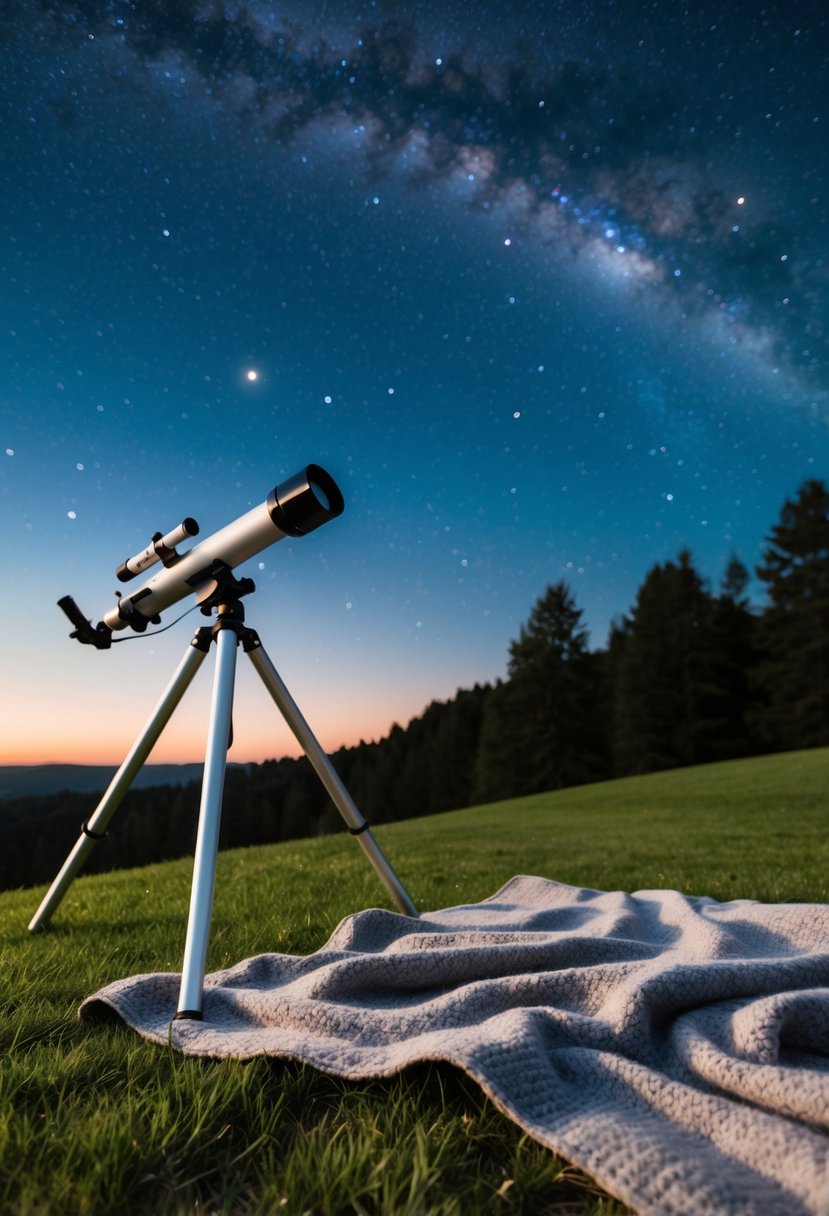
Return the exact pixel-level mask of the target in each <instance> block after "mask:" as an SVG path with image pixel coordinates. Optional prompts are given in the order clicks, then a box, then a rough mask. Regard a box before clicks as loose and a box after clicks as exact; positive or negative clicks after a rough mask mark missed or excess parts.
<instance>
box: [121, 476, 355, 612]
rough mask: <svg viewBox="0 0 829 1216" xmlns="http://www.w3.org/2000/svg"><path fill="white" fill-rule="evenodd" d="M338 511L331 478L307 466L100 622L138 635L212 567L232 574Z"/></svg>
mask: <svg viewBox="0 0 829 1216" xmlns="http://www.w3.org/2000/svg"><path fill="white" fill-rule="evenodd" d="M343 506H344V504H343V496H342V494H341V492H340V489H339V487H338V486H337V484H336V482H335V481H334V479H333V477H331V476H330V474H328V473H326V471H325V470H324V469H322V468H320V466H319V465H315V464H310V465H308V467H307V468H305V469H302V470H301V471H300V472H299V473H297V474H295V476H293V477H291V478H290V479H289V480H288V481H286V482H284V483H283V484H282V485H281V486H275V487H274V489H273V490H271V492H270V494H269V495H268V497H267V499H266V500H265V502H263V503H262V504H261V505H260V506H258V507H254V508H253V510H252V511H248V512H247V513H246V514H245V515H240V516H239V518H238V519H235V520H234V521H233V523H231V524H228V525H227V526H226V527H225V528H221V529H220V530H219V531H218V532H214V533H213V535H212V536H208V537H206V538H205V539H204V540H203V541H201V542H200V543H199V544H198V545H196V546H195V548H193V549H190V550H189V551H188V552H187V553H183V554H181V555H180V556H179V557H178V560H177V561H176V562H175V563H174V564H173V565H170V566H165V567H163V568H162V569H161V570H159V571H158V572H157V573H156V574H154V575H153V576H152V577H151V578H150V579H148V580H147V582H145V583H143V584H142V585H141V586H140V587H139V588H137V590H135V591H130V592H129V594H125V595H122V596H121V598H120V599H119V601H118V603H117V604H116V606H115V607H114V608H112V609H110V611H109V612H108V613H107V614H106V616H105V617H104V620H103V623H104V625H106V627H107V628H108V629H112V630H116V629H125V628H126V627H127V626H128V625H132V626H133V628H135V629H137V630H138V631H139V632H140V631H141V630H142V629H143V628H144V627H145V626H146V623H147V621H150V620H152V618H153V617H155V616H157V615H158V614H159V613H161V612H163V611H164V609H165V608H169V607H170V605H171V604H175V603H177V602H178V601H179V600H181V599H184V597H185V596H186V595H190V594H192V593H193V592H196V591H197V590H198V588H199V587H200V586H202V585H203V584H206V583H209V581H210V579H211V578H212V574H211V569H212V567H213V566H214V565H215V563H216V562H221V563H223V564H224V565H225V566H228V567H230V569H233V568H234V567H235V566H238V565H240V564H241V563H242V562H244V561H247V560H248V558H250V557H253V556H254V555H255V554H257V553H259V552H261V550H262V549H266V548H267V547H268V545H273V544H275V543H276V542H277V541H278V540H282V539H283V537H285V536H294V537H296V536H306V535H307V534H308V533H309V532H313V531H314V529H315V528H319V527H320V526H321V525H322V524H324V523H327V522H328V520H330V519H334V518H336V516H338V515H341V514H342V511H343Z"/></svg>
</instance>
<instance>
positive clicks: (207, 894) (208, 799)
mask: <svg viewBox="0 0 829 1216" xmlns="http://www.w3.org/2000/svg"><path fill="white" fill-rule="evenodd" d="M237 641H238V637H237V634H236V632H235V630H233V629H232V628H227V629H219V631H218V635H217V639H216V671H215V675H214V680H213V700H212V702H211V706H210V726H209V729H208V733H207V749H206V753H205V762H204V777H203V779H202V790H201V804H200V806H199V831H198V835H197V837H196V857H195V861H194V864H193V886H192V889H191V893H190V913H189V917H188V921H187V939H186V942H185V946H184V962H183V963H182V968H181V989H180V993H179V1002H178V1012H177V1014H176V1017H178V1018H196V1019H200V1018H201V1010H202V999H203V995H204V971H205V965H206V963H207V944H208V940H209V937H210V917H211V914H212V911H213V888H214V885H215V880H216V857H217V855H218V852H219V827H220V825H221V819H222V788H223V786H224V779H225V768H226V766H227V748H228V739H229V737H230V720H231V715H232V711H233V685H234V679H235V674H236V644H237Z"/></svg>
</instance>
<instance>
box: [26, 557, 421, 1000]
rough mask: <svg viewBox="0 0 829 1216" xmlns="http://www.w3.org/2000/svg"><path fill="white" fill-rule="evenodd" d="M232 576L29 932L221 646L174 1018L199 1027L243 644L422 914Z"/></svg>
mask: <svg viewBox="0 0 829 1216" xmlns="http://www.w3.org/2000/svg"><path fill="white" fill-rule="evenodd" d="M227 575H229V577H227V576H226V577H225V578H224V579H222V580H220V582H219V584H218V586H217V587H216V589H215V591H214V592H213V594H212V595H211V596H210V597H209V599H207V600H205V601H204V602H203V603H202V611H203V612H205V613H207V614H209V613H210V611H211V610H212V609H213V608H215V609H216V622H215V624H214V625H213V626H212V627H209V626H202V627H201V628H200V629H197V630H196V633H195V636H194V637H193V639H192V641H191V643H190V645H189V647H188V649H187V651H186V652H185V655H184V657H183V659H182V660H181V663H180V664H179V667H178V669H177V670H176V672H175V674H174V675H173V678H172V679H171V681H170V683H169V684H168V686H167V688H166V689H165V691H164V693H163V695H162V697H161V700H160V701H159V702H158V704H157V705H156V707H155V709H154V710H153V713H152V715H151V716H150V718H149V720H148V721H147V724H146V726H145V727H144V730H143V731H142V732H141V734H140V735H139V736H138V738H137V739H136V741H135V743H134V744H133V746H132V749H131V751H130V752H129V754H128V756H127V758H126V759H125V760H124V763H123V764H122V765H121V767H120V768H119V769H118V772H117V773H116V774H115V776H114V777H113V779H112V781H111V782H110V784H109V787H108V788H107V790H106V792H105V793H104V795H103V797H102V798H101V801H100V802H99V803H98V805H97V807H96V808H95V810H94V812H93V813H92V815H90V817H89V819H88V820H87V822H86V823H85V824H84V825H83V829H82V831H81V834H80V836H79V837H78V840H77V842H76V844H75V847H74V848H73V849H72V851H71V853H70V854H69V856H68V857H67V859H66V861H65V862H64V864H63V868H62V869H61V871H60V873H59V874H58V876H57V878H56V879H55V880H54V882H53V883H52V885H51V887H50V888H49V890H48V891H47V893H46V895H45V897H44V899H43V902H42V903H41V905H40V907H39V908H38V910H37V912H36V913H35V915H34V917H33V918H32V920H31V922H30V923H29V929H30V931H31V932H35V931H36V930H37V929H40V928H42V927H43V926H44V925H45V924H46V923H47V921H48V920H49V919H50V917H51V916H52V913H53V912H54V910H55V908H56V907H57V906H58V904H59V903H60V901H61V899H62V898H63V896H64V895H65V894H66V891H67V889H68V887H69V885H70V884H71V882H72V880H73V878H74V877H75V875H76V874H77V872H78V871H79V870H80V868H81V866H82V865H83V863H84V861H85V859H86V857H87V856H88V854H89V852H90V851H91V849H92V848H93V847H94V845H95V843H96V841H97V840H99V839H100V838H101V837H102V836H103V835H105V833H106V828H107V825H108V824H109V821H110V820H111V818H112V816H113V815H114V813H115V811H116V810H117V808H118V806H119V804H120V803H121V801H122V800H123V798H124V795H125V794H126V793H127V790H128V789H129V787H130V785H131V784H132V782H133V781H134V779H135V777H136V775H137V774H138V772H139V770H140V769H141V767H142V765H143V764H144V762H145V760H146V759H147V757H148V756H149V754H150V752H151V751H152V749H153V747H154V746H155V743H156V741H157V740H158V738H159V736H160V735H161V732H162V731H163V729H164V727H165V726H166V725H167V723H168V722H169V720H170V718H171V717H172V715H173V712H174V711H175V709H176V706H177V705H178V704H179V702H180V701H181V699H182V697H183V696H184V694H185V692H186V691H187V689H188V687H189V686H190V683H191V681H192V679H193V677H194V676H195V674H196V672H197V671H198V669H199V668H200V667H201V665H202V663H203V662H204V659H205V658H206V656H207V653H208V651H209V650H210V647H211V645H212V644H213V642H215V643H216V666H215V670H214V677H213V693H212V699H211V705H210V719H209V725H208V732H207V743H206V748H205V760H204V773H203V778H202V789H201V802H200V806H199V826H198V833H197V837H196V852H195V859H194V864H193V883H192V889H191V894H190V911H189V916H188V921H187V936H186V940H185V946H184V961H183V963H182V976H181V989H180V994H179V1003H178V1012H177V1013H176V1017H177V1018H196V1019H199V1020H200V1019H201V1017H202V1005H203V1001H204V974H205V967H206V963H207V947H208V941H209V937H210V920H211V915H212V909H213V890H214V886H215V879H216V858H217V855H218V850H219V827H220V824H221V814H222V791H223V787H224V779H225V769H226V766H227V750H228V747H229V740H230V731H231V715H232V709H233V687H234V682H235V675H236V650H237V646H238V645H239V643H241V645H242V647H243V649H244V651H245V653H246V654H247V655H248V657H249V659H250V660H251V662H252V664H253V666H254V668H255V669H256V671H257V672H258V674H259V676H260V678H261V680H262V683H263V684H264V685H265V688H266V689H267V690H268V692H269V693H270V695H271V697H272V699H273V701H274V702H275V704H276V706H277V708H278V709H279V711H280V713H281V714H282V716H283V718H284V719H285V721H286V722H287V724H288V726H289V727H290V728H291V730H292V731H293V734H294V736H295V737H296V739H297V741H298V742H299V744H300V746H301V747H302V749H303V751H304V752H305V754H306V756H307V757H308V759H309V761H310V762H311V765H312V767H313V768H314V770H315V772H316V774H317V776H318V777H319V779H320V780H321V782H322V784H323V786H324V787H325V789H326V792H327V793H328V795H329V797H330V798H331V801H332V802H333V803H334V805H335V807H336V808H337V810H338V811H339V812H340V814H341V815H342V817H343V819H344V820H345V823H346V824H347V826H348V830H349V832H350V833H351V834H352V835H353V836H354V837H356V839H357V841H358V843H359V844H360V845H361V847H362V849H363V851H364V852H365V854H366V856H367V857H368V859H369V861H370V862H371V864H372V865H373V866H374V869H375V870H376V872H377V874H378V876H379V878H380V880H381V882H382V883H383V885H384V886H385V888H386V890H387V891H388V893H389V895H390V896H391V898H392V900H393V901H394V903H395V905H396V907H397V909H398V910H399V911H400V912H403V913H405V914H406V915H408V916H417V915H418V912H417V908H416V907H415V905H414V904H413V903H412V900H411V899H410V898H409V895H408V894H407V892H406V890H405V888H404V887H403V884H402V883H401V882H400V879H399V878H398V877H397V875H396V874H395V872H394V870H393V869H392V867H391V865H390V864H389V862H388V860H387V858H386V857H385V855H384V854H383V851H382V849H381V848H380V846H379V844H378V843H377V841H376V840H375V839H374V836H373V835H372V833H371V829H370V827H369V825H368V823H367V822H366V820H365V819H364V818H363V816H362V815H361V814H360V812H359V811H358V810H357V807H356V806H355V805H354V802H353V801H352V799H351V796H350V795H349V793H348V791H347V790H346V788H345V786H344V785H343V783H342V781H341V780H340V778H339V776H338V774H337V771H336V769H335V768H334V766H333V764H332V763H331V761H330V759H329V758H328V756H327V755H326V753H325V752H324V751H323V749H322V747H321V745H320V744H319V742H318V741H317V739H316V738H315V737H314V735H313V733H312V732H311V728H310V727H309V726H308V723H307V722H306V721H305V719H304V718H303V716H302V714H301V713H300V711H299V709H298V708H297V705H296V703H295V702H294V700H293V699H292V697H291V694H290V693H289V692H288V689H287V688H286V687H285V685H284V683H283V682H282V679H281V678H280V676H279V674H278V672H277V670H276V668H275V667H274V665H273V663H272V662H271V660H270V659H269V658H268V655H267V654H266V652H265V650H264V648H263V646H262V643H261V642H260V640H259V636H258V634H257V633H256V631H255V630H253V629H250V628H248V627H247V626H246V625H245V613H244V607H243V606H242V603H241V596H242V595H246V594H247V593H248V592H249V591H253V589H254V586H253V583H252V582H251V580H250V579H242V580H238V581H237V580H236V579H234V578H233V576H232V575H231V574H230V572H229V571H228V572H227Z"/></svg>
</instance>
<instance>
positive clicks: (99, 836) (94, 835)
mask: <svg viewBox="0 0 829 1216" xmlns="http://www.w3.org/2000/svg"><path fill="white" fill-rule="evenodd" d="M81 831H82V832H83V834H84V836H88V837H89V839H90V840H103V839H104V837H105V836H106V835H107V833H106V832H93V831H92V828H91V827H90V826H89V824H88V823H82V824H81Z"/></svg>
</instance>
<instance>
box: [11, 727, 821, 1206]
mask: <svg viewBox="0 0 829 1216" xmlns="http://www.w3.org/2000/svg"><path fill="white" fill-rule="evenodd" d="M827 790H829V750H827V749H823V750H816V751H810V752H800V753H793V754H790V755H785V756H771V757H762V758H760V759H756V760H750V761H739V762H734V763H726V764H719V765H711V766H706V767H702V768H696V769H687V770H681V771H677V772H672V773H662V774H654V775H651V776H648V777H642V778H631V779H626V780H622V781H613V782H605V783H602V784H597V785H592V786H584V787H580V788H578V789H572V790H562V791H559V792H557V793H555V794H547V795H540V796H537V797H533V798H523V799H517V800H514V801H511V802H505V803H500V804H497V805H492V806H487V807H480V808H476V809H472V810H466V811H459V812H454V813H450V814H446V815H440V816H435V817H432V818H429V819H421V820H412V821H409V822H406V823H400V824H394V825H390V826H388V827H384V828H382V829H380V830H378V832H377V836H378V839H379V840H380V842H381V844H382V845H383V847H384V849H385V850H386V852H387V853H388V855H389V857H390V859H391V860H392V862H393V864H394V865H395V868H396V869H397V870H398V872H399V873H400V876H401V878H402V879H403V881H404V883H405V884H406V886H407V888H408V889H409V891H410V893H411V894H412V897H413V898H414V900H415V902H416V903H417V904H418V906H419V907H421V908H422V909H429V908H436V907H444V906H447V905H449V904H455V903H467V902H471V901H476V900H478V899H481V898H483V897H484V896H486V895H489V894H491V893H492V891H494V890H495V889H496V888H497V887H498V886H500V885H501V884H502V883H503V882H505V881H506V880H507V879H508V878H510V877H512V875H513V874H517V873H536V874H543V875H547V876H549V877H554V878H556V879H558V880H559V881H562V882H567V883H572V884H573V885H579V886H590V887H596V888H599V889H604V890H612V889H625V890H631V891H632V890H637V889H645V888H654V887H657V888H658V887H675V888H679V889H681V890H685V891H688V892H691V893H694V894H704V895H710V896H713V897H714V898H718V899H730V898H737V897H748V898H756V899H761V900H765V901H778V900H795V901H801V900H802V901H814V902H827V901H829V864H827V863H829V839H828V838H827V833H826V831H825V825H826V801H827V793H826V791H827ZM115 827H116V829H117V820H116V824H115ZM191 868H192V862H191V860H190V859H186V860H184V861H181V862H173V863H168V864H165V865H160V866H152V867H147V868H145V869H141V870H131V871H121V872H115V873H112V874H107V875H100V876H97V877H92V878H80V879H78V880H77V881H76V882H75V884H74V885H73V886H72V887H71V888H70V890H69V892H68V894H67V896H66V898H65V900H64V902H63V904H62V905H61V907H60V908H59V909H58V912H57V914H56V916H55V919H54V922H53V925H52V927H51V928H50V929H49V930H48V931H47V932H45V933H42V934H38V935H37V936H35V937H31V936H30V935H29V934H28V933H27V931H26V925H27V924H28V921H29V919H30V917H31V915H32V913H33V912H34V910H35V908H36V907H37V905H38V903H39V900H40V898H41V896H42V893H43V891H42V889H39V890H36V891H18V892H7V893H4V894H0V952H1V953H0V966H2V975H3V986H2V997H0V1051H2V1054H3V1056H4V1060H3V1063H2V1067H0V1211H2V1212H4V1213H9V1214H10V1216H11V1214H15V1216H52V1214H55V1216H74V1214H76V1213H77V1214H79V1216H80V1214H83V1213H90V1214H93V1213H94V1214H98V1213H106V1214H109V1213H115V1212H119V1211H120V1212H124V1213H127V1212H128V1213H130V1216H134V1214H138V1216H140V1214H142V1213H148V1214H149V1213H152V1214H153V1216H168V1214H169V1216H173V1214H175V1216H179V1214H181V1216H183V1214H185V1213H187V1214H189V1213H192V1214H193V1216H196V1214H205V1216H207V1214H208V1213H209V1214H210V1216H214V1214H215V1216H218V1214H220V1213H222V1214H224V1213H228V1214H229V1213H233V1214H238V1216H255V1214H257V1216H258V1214H262V1216H264V1213H273V1212H281V1211H284V1212H286V1213H289V1214H290V1216H293V1214H294V1213H313V1214H317V1213H319V1214H320V1216H329V1214H330V1216H335V1214H337V1216H338V1214H340V1213H353V1214H354V1216H369V1214H375V1213H376V1214H383V1216H385V1214H386V1213H395V1214H397V1213H400V1214H401V1216H421V1214H426V1213H429V1214H432V1213H435V1214H446V1216H466V1214H467V1213H470V1212H475V1213H479V1212H480V1213H498V1214H499V1216H501V1214H503V1216H511V1214H513V1213H526V1214H530V1213H549V1214H555V1216H588V1214H589V1216H621V1213H623V1212H625V1211H626V1209H625V1208H623V1207H622V1206H621V1205H619V1204H618V1203H616V1202H615V1201H614V1200H613V1199H611V1198H610V1197H609V1196H607V1195H606V1194H604V1193H602V1192H601V1191H600V1190H599V1189H598V1188H597V1187H595V1186H594V1185H593V1183H592V1182H591V1180H590V1179H589V1178H587V1177H586V1176H585V1175H583V1174H581V1173H580V1172H579V1171H577V1170H575V1169H572V1168H570V1167H568V1166H567V1164H566V1163H565V1162H563V1161H560V1160H558V1159H557V1158H556V1157H555V1156H554V1155H553V1154H551V1153H549V1152H548V1151H547V1150H546V1149H543V1148H541V1147H540V1146H539V1145H537V1144H535V1143H534V1142H533V1141H531V1140H528V1139H527V1137H525V1136H523V1135H522V1134H521V1133H520V1131H519V1130H518V1129H517V1128H515V1127H514V1126H513V1125H512V1124H511V1123H509V1121H508V1120H506V1119H504V1118H503V1117H502V1116H501V1115H499V1114H498V1113H497V1112H496V1110H495V1109H494V1107H492V1106H491V1104H490V1103H489V1102H488V1101H487V1100H486V1099H485V1098H484V1097H483V1096H482V1095H481V1094H480V1092H479V1090H478V1089H477V1087H476V1086H475V1085H474V1083H473V1082H471V1081H469V1080H468V1079H466V1078H465V1077H464V1076H462V1075H460V1074H459V1073H457V1072H455V1071H454V1070H452V1069H449V1068H447V1067H438V1066H426V1065H424V1066H422V1067H419V1068H416V1069H412V1070H410V1071H408V1072H407V1073H405V1074H404V1075H402V1076H399V1077H397V1078H394V1079H392V1080H390V1081H383V1082H372V1083H366V1084H354V1083H346V1082H341V1081H338V1080H336V1079H334V1078H331V1077H326V1076H323V1075H321V1074H319V1073H316V1072H314V1071H313V1070H311V1069H308V1068H305V1067H303V1066H300V1065H297V1064H292V1063H284V1062H279V1061H273V1060H266V1059H257V1060H254V1061H252V1062H250V1063H247V1064H241V1063H239V1062H237V1061H232V1060H230V1061H204V1060H191V1059H185V1058H183V1057H181V1056H179V1055H176V1054H175V1053H174V1052H172V1051H171V1050H168V1049H161V1048H158V1047H155V1046H151V1045H149V1044H147V1043H145V1042H144V1041H143V1040H142V1039H140V1038H139V1037H138V1036H136V1035H135V1034H133V1033H132V1032H130V1031H127V1030H126V1029H125V1028H124V1027H123V1026H121V1025H120V1024H119V1023H117V1022H111V1023H109V1022H91V1023H90V1022H82V1023H81V1022H78V1021H77V1018H76V1011H77V1006H78V1004H79V1003H80V1001H81V1000H82V999H83V998H84V997H85V996H88V995H90V994H91V993H92V992H94V991H96V990H97V989H98V988H100V987H102V986H103V985H104V984H106V983H108V982H110V981H111V980H114V979H117V978H119V977H120V976H125V975H133V974H137V973H139V972H147V971H177V970H179V969H180V960H181V951H182V946H183V936H184V927H185V920H186V915H187V905H188V898H189V882H190V872H191ZM378 904H379V905H381V906H383V905H385V906H388V905H387V901H386V899H385V894H384V892H383V891H382V889H381V888H380V887H379V884H378V882H377V880H376V878H375V877H374V874H373V871H371V869H370V868H369V866H368V865H367V863H366V862H365V860H364V858H363V856H362V854H361V851H360V850H359V849H358V848H357V847H356V846H355V844H354V842H353V841H352V840H351V839H350V838H349V837H348V836H346V835H343V836H336V837H325V838H321V839H317V840H308V841H302V842H297V843H294V844H287V845H281V846H272V847H267V848H259V849H249V850H239V851H234V852H228V853H225V854H222V855H221V857H220V862H219V868H218V874H217V886H216V902H215V909H214V916H213V934H212V940H211V951H210V958H209V960H208V967H209V969H211V970H214V969H216V968H219V967H222V966H225V965H227V964H229V963H232V962H237V961H238V960H240V959H242V958H245V957H248V956H249V955H252V954H256V953H260V952H262V951H266V950H278V951H284V952H288V953H292V954H301V953H306V952H308V951H311V950H314V949H316V948H317V947H319V946H320V945H322V944H323V942H324V941H325V940H326V938H327V936H328V935H329V933H330V932H331V930H332V929H333V928H334V926H335V925H336V924H337V922H338V921H339V920H340V919H341V918H342V917H343V916H345V915H348V914H349V913H350V912H353V911H356V910H358V909H359V908H361V907H368V906H372V905H374V906H376V905H378Z"/></svg>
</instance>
